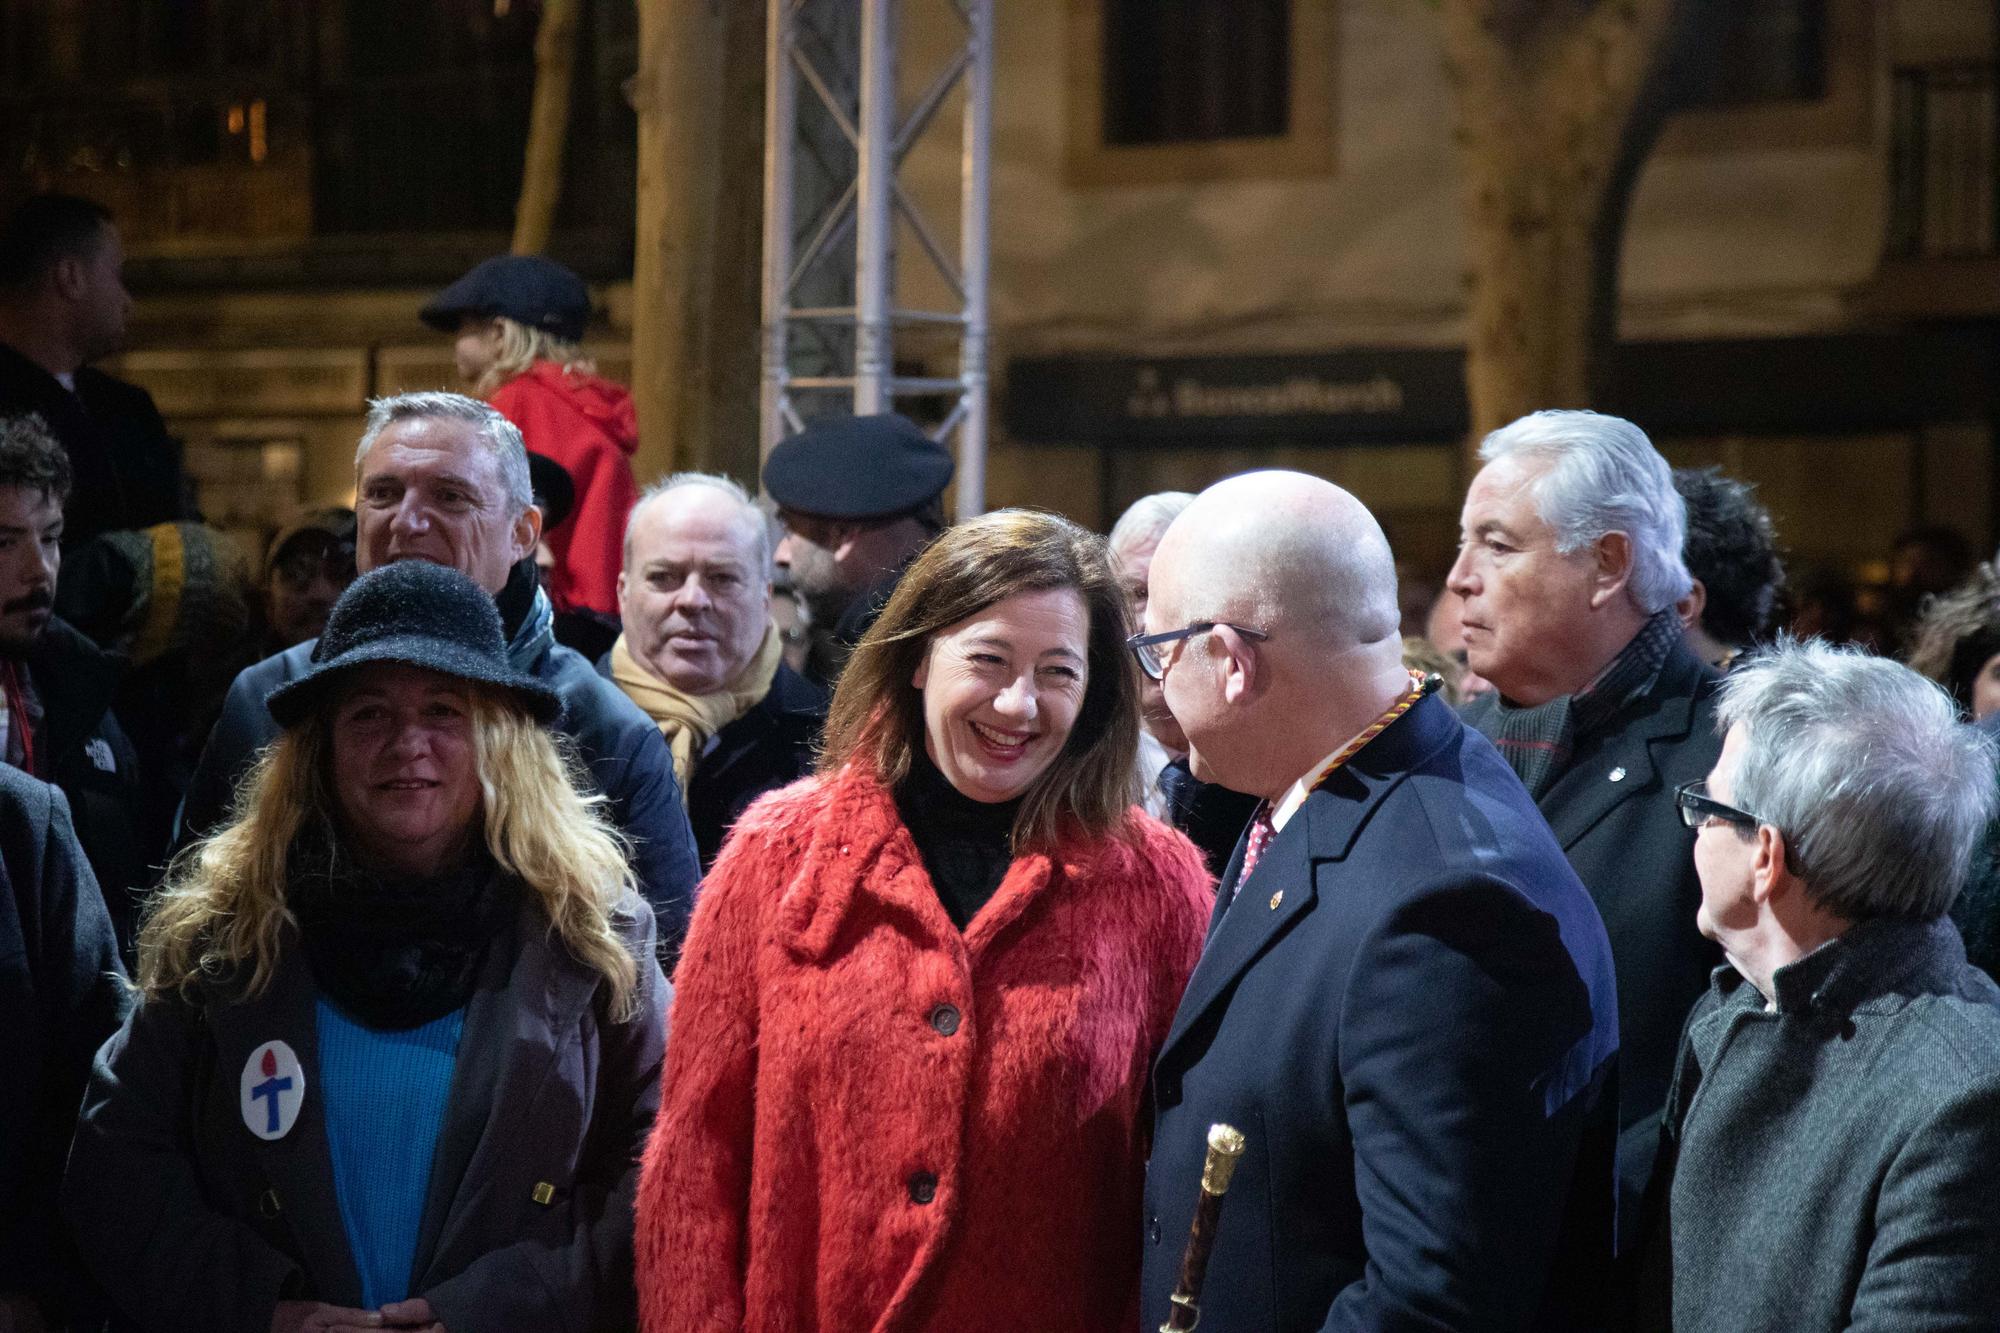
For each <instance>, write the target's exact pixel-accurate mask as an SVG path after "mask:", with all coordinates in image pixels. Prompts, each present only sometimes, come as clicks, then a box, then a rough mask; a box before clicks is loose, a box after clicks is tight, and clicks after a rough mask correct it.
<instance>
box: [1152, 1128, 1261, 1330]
mask: <svg viewBox="0 0 2000 1333" xmlns="http://www.w3.org/2000/svg"><path fill="white" fill-rule="evenodd" d="M1242 1156H1243V1135H1242V1133H1241V1132H1239V1131H1238V1130H1235V1129H1232V1128H1231V1127H1230V1126H1228V1125H1210V1126H1209V1127H1208V1157H1207V1159H1206V1160H1205V1161H1204V1162H1203V1163H1202V1166H1201V1194H1200V1196H1199V1197H1198V1198H1197V1199H1196V1200H1195V1205H1194V1221H1193V1223H1192V1224H1191V1225H1190V1226H1189V1227H1188V1242H1187V1249H1186V1251H1185V1252H1184V1253H1182V1255H1181V1275H1180V1281H1179V1282H1177V1283H1176V1284H1175V1286H1174V1294H1173V1297H1172V1304H1171V1308H1170V1309H1169V1310H1168V1312H1167V1322H1166V1323H1164V1324H1161V1325H1160V1333H1192V1330H1193V1328H1194V1326H1195V1324H1196V1323H1198V1322H1199V1321H1200V1319H1201V1286H1202V1282H1203V1280H1204V1279H1205V1278H1206V1277H1207V1276H1208V1257H1209V1254H1210V1252H1211V1251H1213V1250H1214V1248H1215V1229H1216V1225H1217V1224H1218V1223H1219V1222H1220V1221H1221V1220H1222V1196H1223V1195H1225V1194H1227V1193H1228V1192H1229V1181H1230V1178H1231V1177H1232V1176H1234V1175H1235V1174H1236V1163H1237V1162H1238V1161H1239V1160H1241V1158H1242Z"/></svg>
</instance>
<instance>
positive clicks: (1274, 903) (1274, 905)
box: [1271, 889, 1285, 912]
mask: <svg viewBox="0 0 2000 1333" xmlns="http://www.w3.org/2000/svg"><path fill="white" fill-rule="evenodd" d="M1283 901H1285V891H1284V890H1283V889H1279V890H1278V891H1277V892H1276V893H1274V894H1272V895H1271V910H1272V911H1273V912H1275V911H1277V910H1278V904H1279V903H1281V902H1283Z"/></svg>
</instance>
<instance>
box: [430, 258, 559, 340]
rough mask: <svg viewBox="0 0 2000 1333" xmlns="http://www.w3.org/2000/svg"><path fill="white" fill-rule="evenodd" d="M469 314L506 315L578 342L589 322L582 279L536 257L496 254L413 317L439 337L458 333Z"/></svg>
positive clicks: (446, 289) (442, 292)
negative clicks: (433, 330)
mask: <svg viewBox="0 0 2000 1333" xmlns="http://www.w3.org/2000/svg"><path fill="white" fill-rule="evenodd" d="M467 315H477V316H479V317H481V318H486V317H489V316H492V315H505V316H506V317H507V318H509V319H511V320H513V321H514V322H515V323H517V324H525V325H527V326H528V327H529V328H531V329H540V330H542V332H544V333H548V334H552V335H553V336H555V337H557V338H560V339H562V340H563V341H564V342H572V343H573V342H577V341H579V340H581V339H582V337H583V326H584V325H585V324H587V323H589V322H590V289H589V288H587V287H585V286H584V285H583V279H582V278H579V277H577V276H576V274H574V273H572V272H570V271H569V270H568V269H566V268H564V267H563V266H562V265H561V264H558V263H556V262H555V261H554V260H552V259H544V258H542V257H541V256H540V255H495V256H493V258H491V259H485V260H481V261H480V262H479V263H478V264H476V265H474V266H473V269H472V271H471V272H470V273H468V274H466V275H465V276H464V277H462V278H460V279H459V280H458V281H457V282H454V283H453V284H452V285H451V286H449V287H447V288H445V289H444V290H443V291H441V292H439V293H438V294H437V295H436V296H433V297H432V298H431V299H430V300H429V301H427V302H425V303H424V308H423V309H422V310H419V311H418V312H417V318H419V319H421V320H423V322H424V323H426V324H428V325H430V326H431V327H432V328H434V329H436V330H437V331H438V332H440V333H457V332H458V325H459V321H461V320H462V319H464V318H465V317H466V316H467Z"/></svg>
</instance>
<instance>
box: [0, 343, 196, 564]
mask: <svg viewBox="0 0 2000 1333" xmlns="http://www.w3.org/2000/svg"><path fill="white" fill-rule="evenodd" d="M75 378H76V392H75V393H71V392H70V391H69V390H68V389H65V388H63V386H62V383H61V381H59V380H57V379H56V377H55V376H53V375H51V374H49V372H48V371H46V370H44V369H42V368H41V366H39V365H37V364H36V363H35V362H33V361H30V360H29V359H28V358H27V357H25V356H23V355H21V354H20V353H19V352H17V351H15V350H14V349H13V348H11V347H9V346H7V345H6V344H5V343H0V416H14V415H17V414H19V413H22V412H38V413H40V414H41V416H42V419H43V420H44V421H46V422H48V424H49V429H50V430H51V431H52V432H53V433H54V434H55V437H56V439H57V440H58V441H59V442H61V444H62V446H63V449H64V451H65V452H67V453H68V454H69V462H70V470H71V472H72V473H73V474H74V478H73V480H72V483H71V485H70V493H69V503H67V504H66V505H64V506H63V516H64V522H63V545H64V546H65V547H69V546H74V545H75V544H77V543H78V542H82V541H87V540H88V539H90V538H92V537H95V536H96V535H97V534H98V533H100V532H106V531H109V530H111V529H114V528H146V527H151V526H152V525H153V524H155V523H166V522H169V521H171V520H173V519H177V518H192V517H193V516H194V515H193V505H192V504H191V503H190V502H189V499H188V488H187V481H186V478H185V477H184V476H183V474H182V472H181V446H180V442H179V441H178V440H176V439H174V438H173V437H172V436H171V435H169V434H167V423H166V422H165V421H164V420H162V419H161V417H160V409H159V408H157V407H155V406H154V405H153V396H152V395H151V394H149V393H147V392H146V391H145V390H144V389H141V388H139V387H138V386H137V385H134V384H127V383H125V381H123V380H119V379H113V378H112V377H111V376H109V375H107V374H105V373H104V372H103V371H101V370H93V369H91V368H90V367H89V366H85V367H84V368H83V369H81V370H79V371H77V372H76V376H75Z"/></svg>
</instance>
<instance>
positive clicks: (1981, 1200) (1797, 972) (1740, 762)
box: [1638, 642, 2000, 1333]
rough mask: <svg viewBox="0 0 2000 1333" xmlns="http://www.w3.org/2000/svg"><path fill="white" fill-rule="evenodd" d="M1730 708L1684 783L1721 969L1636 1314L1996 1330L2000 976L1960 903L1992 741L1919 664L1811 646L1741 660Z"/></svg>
mask: <svg viewBox="0 0 2000 1333" xmlns="http://www.w3.org/2000/svg"><path fill="white" fill-rule="evenodd" d="M1718 716H1719V721H1720V723H1721V725H1722V726H1723V727H1725V728H1726V729H1727V734H1726V738H1725V740H1724V743H1723V746H1722V754H1721V757H1720V759H1718V760H1717V762H1716V764H1715V768H1714V770H1713V771H1712V772H1711V773H1710V774H1709V775H1708V778H1707V780H1706V782H1695V783H1690V784H1688V785H1686V786H1684V787H1682V788H1681V789H1680V791H1679V794H1678V800H1679V804H1680V808H1681V813H1682V815H1683V817H1684V818H1685V820H1686V821H1687V823H1688V824H1689V825H1691V826H1692V827H1694V828H1695V829H1696V830H1697V832H1696V834H1695V844H1694V864H1695V867H1696V869H1697V871H1698V872H1699V874H1700V876H1701V908H1700V913H1699V920H1700V923H1701V930H1702V933H1703V934H1705V935H1707V936H1709V937H1710V938H1711V939H1713V940H1715V941H1716V942H1717V943H1719V944H1720V945H1721V946H1722V950H1723V953H1724V955H1725V956H1726V957H1727V959H1728V965H1727V966H1725V967H1720V968H1717V969H1716V972H1715V977H1714V980H1713V982H1712V984H1711V986H1710V988H1709V990H1708V993H1707V994H1706V995H1704V996H1702V998H1701V1000H1700V1002H1699V1003H1698V1004H1696V1006H1695V1008H1694V1012H1693V1014H1692V1015H1691V1016H1690V1017H1689V1019H1688V1022H1687V1026H1686V1033H1685V1036H1684V1038H1683V1040H1682V1043H1681V1049H1680V1057H1679V1061H1678V1064H1677V1066H1676V1070H1675V1074H1674V1080H1673V1088H1672V1091H1671V1093H1670V1095H1669V1099H1668V1103H1667V1114H1666V1117H1665V1121H1664V1125H1663V1133H1662V1149H1661V1154H1660V1173H1659V1177H1658V1180H1657V1182H1656V1185H1657V1188H1656V1191H1655V1193H1654V1194H1653V1196H1652V1198H1651V1203H1652V1204H1653V1205H1654V1207H1653V1211H1652V1214H1651V1221H1652V1222H1653V1223H1654V1226H1653V1227H1652V1229H1651V1231H1650V1233H1649V1238H1648V1242H1647V1244H1646V1246H1645V1251H1644V1254H1645V1261H1644V1264H1643V1274H1644V1281H1643V1286H1642V1295H1643V1298H1644V1299H1643V1304H1644V1306H1645V1308H1644V1309H1643V1310H1642V1312H1641V1313H1642V1319H1641V1321H1640V1322H1639V1324H1638V1326H1639V1327H1641V1328H1648V1329H1654V1328H1660V1329H1664V1328H1672V1329H1676V1330H1695V1329H1699V1330H1708V1329H1731V1330H1735V1333H1760V1331H1768V1333H1818V1330H1825V1331H1826V1333H1834V1330H1883V1331H1884V1333H1886V1331H1887V1330H1896V1333H1907V1331H1908V1330H1926V1333H1936V1331H1938V1330H1947V1329H1953V1330H1955V1329H1965V1330H1971V1329H1990V1328H1992V1327H1993V1326H1994V1321H1995V1318H1996V1316H1995V1310H1996V1309H2000V1189H1996V1188H1995V1167H1994V1163H1995V1162H1996V1161H2000V988H1996V987H1995V986H1994V984H1993V982H1992V981H1991V980H1990V979H1989V978H1988V977H1987V976H1986V974H1985V973H1983V972H1980V971H1979V970H1978V969H1976V968H1973V967H1971V966H1969V965H1968V964H1967V963H1966V961H1965V947H1964V945H1963V943H1962V942H1961V941H1960V939H1959V935H1958V930H1957V928H1956V927H1955V926H1953V925H1952V923H1951V920H1950V918H1949V917H1947V916H1946V911H1947V910H1948V909H1949V908H1950V907H1951V904H1952V900H1953V898H1955V897H1956V896H1957V894H1958V891H1959V887H1960V885H1961V884H1963V883H1964V881H1965V878H1966V872H1967V868H1968V866H1969V864H1970V862H1971V859H1972V857H1973V855H1974V852H1975V849H1976V848H1977V846H1978V844H1979V839H1980V834H1981V832H1982V831H1983V830H1984V828H1985V826H1986V823H1987V821H1988V819H1989V818H1990V817H1991V816H1992V814H1993V809H1994V804H1995V791H1994V783H1993V768H1994V753H1993V747H1992V744H1991V742H1990V741H1988V740H1987V739H1986V738H1985V737H1983V736H1981V735H1980V734H1979V733H1978V732H1977V731H1975V730H1973V729H1972V728H1970V727H1964V726H1960V725H1959V723H1958V717H1957V710H1956V709H1955V708H1954V707H1953V705H1952V702H1951V700H1950V698H1949V697H1948V696H1947V695H1946V694H1945V693H1944V692H1943V691H1942V690H1940V689H1939V688H1938V687H1937V686H1936V685H1934V684H1932V683H1931V682H1929V681H1927V680H1925V679H1924V678H1923V677H1921V676H1919V675H1917V674H1916V673H1915V672H1913V671H1911V670H1910V669H1909V668H1907V667H1904V666H1901V665H1899V664H1897V663H1895V662H1890V661H1886V660H1884V659H1882V658H1876V657H1869V656H1866V655H1863V654H1861V653H1859V652H1855V651H1852V650H1846V649H1836V648H1830V647H1827V646H1825V645H1824V644H1821V643H1818V642H1813V643H1808V644H1795V643H1781V644H1780V646H1779V647H1778V648H1776V649H1775V650H1774V651H1772V652H1771V653H1769V654H1768V655H1766V656H1763V657H1760V658H1757V659H1754V660H1752V661H1750V662H1748V663H1746V664H1743V665H1740V666H1738V667H1737V668H1736V669H1735V670H1734V671H1732V672H1731V673H1730V675H1729V678H1728V680H1727V682H1726V683H1725V684H1724V685H1723V687H1722V694H1721V707H1720V708H1719V710H1718ZM1661 1206H1664V1208H1665V1215H1664V1217H1662V1216H1661V1215H1660V1207H1661Z"/></svg>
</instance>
